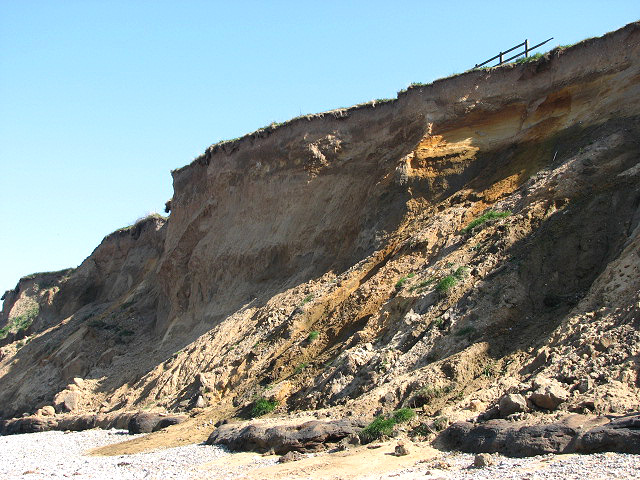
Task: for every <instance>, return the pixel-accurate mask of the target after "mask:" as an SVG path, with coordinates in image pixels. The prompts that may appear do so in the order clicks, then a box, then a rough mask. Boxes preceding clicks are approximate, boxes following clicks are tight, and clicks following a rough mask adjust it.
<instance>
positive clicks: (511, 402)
mask: <svg viewBox="0 0 640 480" xmlns="http://www.w3.org/2000/svg"><path fill="white" fill-rule="evenodd" d="M498 409H499V410H500V416H501V417H508V416H509V415H513V414H514V413H519V412H525V411H526V410H527V400H526V399H525V398H524V397H523V396H522V395H520V394H519V393H509V394H507V395H503V396H502V397H500V400H499V402H498Z"/></svg>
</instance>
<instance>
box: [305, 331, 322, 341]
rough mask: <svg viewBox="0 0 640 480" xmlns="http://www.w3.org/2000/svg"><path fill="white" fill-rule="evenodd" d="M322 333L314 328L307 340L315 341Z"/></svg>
mask: <svg viewBox="0 0 640 480" xmlns="http://www.w3.org/2000/svg"><path fill="white" fill-rule="evenodd" d="M319 335H320V334H319V333H318V332H317V331H315V330H313V331H312V332H309V336H308V337H307V340H309V341H310V342H313V341H314V340H315V339H316V338H318V336H319Z"/></svg>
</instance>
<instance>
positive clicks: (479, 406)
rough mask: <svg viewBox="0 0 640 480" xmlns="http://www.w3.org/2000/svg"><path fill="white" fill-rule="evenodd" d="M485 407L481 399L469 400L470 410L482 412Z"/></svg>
mask: <svg viewBox="0 0 640 480" xmlns="http://www.w3.org/2000/svg"><path fill="white" fill-rule="evenodd" d="M484 408H485V404H484V403H483V402H481V401H480V400H471V402H469V410H471V411H472V412H480V411H481V410H484Z"/></svg>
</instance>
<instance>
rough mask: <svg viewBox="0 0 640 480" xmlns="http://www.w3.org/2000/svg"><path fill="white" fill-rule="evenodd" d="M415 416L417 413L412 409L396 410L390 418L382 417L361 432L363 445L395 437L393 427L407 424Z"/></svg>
mask: <svg viewBox="0 0 640 480" xmlns="http://www.w3.org/2000/svg"><path fill="white" fill-rule="evenodd" d="M415 416H416V413H415V412H414V411H413V410H411V409H410V408H401V409H400V410H396V411H395V412H393V413H392V414H391V416H390V417H388V418H387V417H384V416H382V415H380V416H379V417H376V418H375V420H374V421H373V422H371V423H370V424H369V425H367V426H366V427H364V428H363V429H362V430H361V431H360V433H359V436H360V440H361V441H362V443H371V442H373V441H375V440H378V439H380V438H382V437H390V436H392V435H393V427H395V426H396V425H397V424H398V423H406V422H408V421H410V420H412V419H413V418H414V417H415Z"/></svg>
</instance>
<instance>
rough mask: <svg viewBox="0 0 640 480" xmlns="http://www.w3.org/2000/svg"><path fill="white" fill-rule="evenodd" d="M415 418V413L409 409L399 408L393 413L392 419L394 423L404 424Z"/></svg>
mask: <svg viewBox="0 0 640 480" xmlns="http://www.w3.org/2000/svg"><path fill="white" fill-rule="evenodd" d="M415 416H416V412H414V411H413V410H411V409H410V408H401V409H400V410H396V411H395V412H393V419H394V420H395V421H396V423H406V422H408V421H410V420H412V419H413V418H414V417H415Z"/></svg>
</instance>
